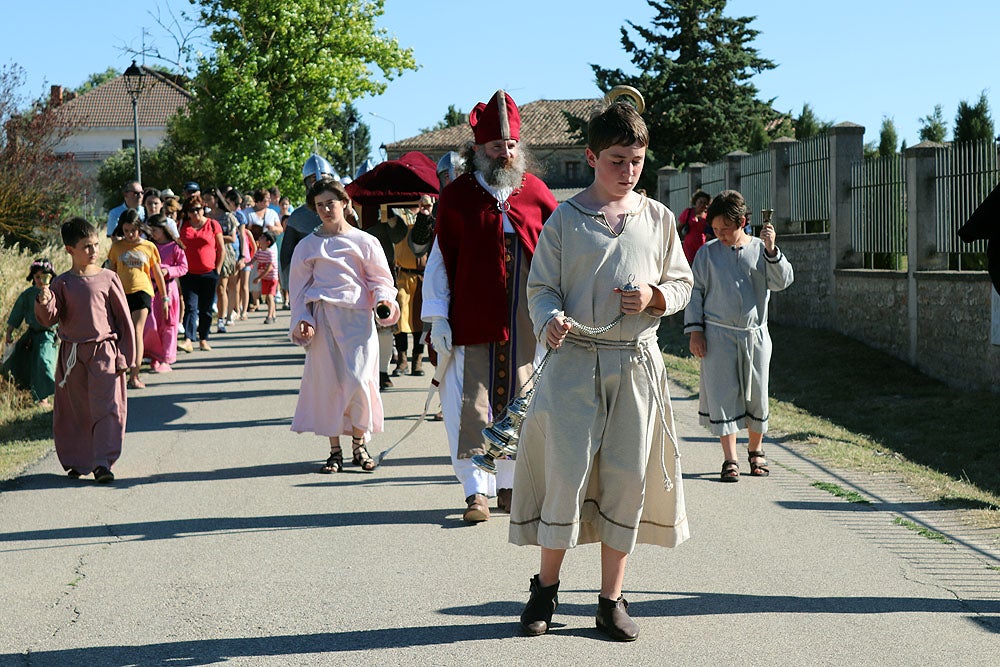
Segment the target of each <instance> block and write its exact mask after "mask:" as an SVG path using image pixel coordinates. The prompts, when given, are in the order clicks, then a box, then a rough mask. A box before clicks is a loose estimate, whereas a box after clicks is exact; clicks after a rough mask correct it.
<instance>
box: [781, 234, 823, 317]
mask: <svg viewBox="0 0 1000 667" xmlns="http://www.w3.org/2000/svg"><path fill="white" fill-rule="evenodd" d="M778 248H780V249H781V252H783V253H784V254H785V257H786V258H788V261H789V262H790V263H791V264H792V270H793V271H795V282H793V283H792V284H791V286H790V287H788V288H787V289H786V290H784V291H782V292H776V293H774V294H772V295H771V308H770V311H771V312H770V317H771V319H772V320H773V321H775V322H777V323H779V324H791V325H795V326H803V327H812V328H814V329H832V328H834V327H833V318H832V316H831V305H832V300H831V298H830V296H831V294H830V282H831V278H832V275H831V272H830V235H829V234H789V235H783V236H779V237H778Z"/></svg>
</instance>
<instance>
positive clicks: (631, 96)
mask: <svg viewBox="0 0 1000 667" xmlns="http://www.w3.org/2000/svg"><path fill="white" fill-rule="evenodd" d="M620 97H624V98H626V99H628V100H629V101H630V102H632V104H633V105H634V106H635V109H636V111H638V112H639V113H640V114H641V113H642V112H643V111H645V110H646V100H645V99H643V97H642V93H640V92H639V91H638V90H636V89H635V88H633V87H632V86H615V87H614V88H612V89H611V90H609V91H608V94H607V95H605V96H604V103H605V104H607V105H609V106H610V105H612V104H614V103H615V102H617V101H618V98H620Z"/></svg>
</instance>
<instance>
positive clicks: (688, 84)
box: [591, 0, 776, 177]
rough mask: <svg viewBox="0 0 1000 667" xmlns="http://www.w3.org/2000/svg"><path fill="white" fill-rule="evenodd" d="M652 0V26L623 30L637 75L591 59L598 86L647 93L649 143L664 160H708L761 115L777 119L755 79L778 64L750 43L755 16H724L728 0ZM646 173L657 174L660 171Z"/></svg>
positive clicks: (746, 133)
mask: <svg viewBox="0 0 1000 667" xmlns="http://www.w3.org/2000/svg"><path fill="white" fill-rule="evenodd" d="M647 2H648V4H649V5H650V7H652V8H653V9H654V10H655V12H656V15H655V16H654V17H653V19H652V23H651V25H649V26H639V25H636V24H635V23H633V22H631V21H628V22H627V24H628V26H629V27H631V28H632V31H634V33H635V34H636V35H637V37H634V36H633V33H632V32H631V31H630V30H628V29H627V28H626V27H622V28H621V43H622V46H623V47H624V48H625V51H626V52H627V53H628V54H629V57H630V59H631V61H632V63H633V64H634V65H635V67H636V69H637V70H638V71H639V72H640V73H639V74H638V75H635V76H629V75H626V74H625V73H624V72H623V71H622V70H621V69H605V68H603V67H600V66H599V65H593V64H592V65H591V67H592V68H593V70H594V74H595V76H596V79H597V85H598V87H599V88H600V89H601V90H604V91H608V90H610V89H611V88H612V87H614V86H616V85H618V84H627V85H631V86H634V87H635V88H637V89H638V90H639V91H640V92H642V94H643V95H644V96H645V98H646V112H645V114H644V117H645V118H646V122H647V123H648V124H649V126H650V127H649V129H650V135H651V136H650V141H651V145H650V148H651V149H652V152H653V154H654V155H656V156H658V158H659V161H660V162H661V164H665V163H669V164H674V165H676V166H680V165H683V164H687V163H689V162H694V161H696V160H700V161H704V162H711V161H713V160H717V159H719V158H720V157H722V156H723V155H725V154H726V153H728V152H730V151H732V150H735V149H738V148H743V147H744V146H747V145H748V141H749V138H750V136H751V134H752V132H753V131H754V123H755V121H756V119H764V122H765V123H767V122H770V121H771V120H772V119H774V117H775V116H776V114H775V113H774V111H773V110H772V109H771V107H770V104H769V103H765V102H762V101H760V100H758V99H757V88H756V87H755V86H754V85H753V84H752V83H751V82H750V80H751V79H752V78H753V76H754V75H755V74H758V73H760V72H763V71H765V70H769V69H773V68H774V67H775V64H774V63H773V62H771V61H770V60H767V59H765V58H762V57H761V56H760V55H759V53H758V52H757V49H755V48H753V47H752V46H751V44H752V42H753V40H754V38H755V37H756V36H757V35H758V34H759V31H757V30H754V29H752V28H751V27H750V23H751V22H752V21H753V20H754V17H748V16H744V17H738V18H732V17H728V16H725V15H724V13H723V12H724V10H725V8H726V2H725V0H665V1H663V2H656V1H655V0H647ZM651 166H654V167H655V166H657V165H655V164H654V165H651ZM648 171H649V172H650V173H653V174H654V177H655V168H654V169H650V170H648Z"/></svg>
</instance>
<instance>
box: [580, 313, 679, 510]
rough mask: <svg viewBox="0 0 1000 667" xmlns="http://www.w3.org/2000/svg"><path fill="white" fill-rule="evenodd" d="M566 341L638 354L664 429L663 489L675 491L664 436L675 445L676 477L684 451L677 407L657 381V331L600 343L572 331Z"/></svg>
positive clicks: (662, 444)
mask: <svg viewBox="0 0 1000 667" xmlns="http://www.w3.org/2000/svg"><path fill="white" fill-rule="evenodd" d="M566 342H568V343H572V344H573V345H575V346H577V347H582V348H584V349H586V350H588V351H591V352H596V351H597V350H635V351H636V353H637V354H636V355H635V356H634V357H633V361H635V363H637V364H639V365H640V366H642V368H643V369H644V370H645V371H646V379H647V380H648V381H649V386H650V391H651V392H652V394H653V400H654V401H655V402H656V414H657V417H659V419H660V426H661V427H662V430H661V432H660V470H662V471H663V488H664V490H666V491H670V490H671V489H673V488H674V483H673V482H672V481H671V480H670V474H669V473H668V472H667V461H666V455H667V446H666V445H667V443H666V440H665V437H664V434H666V437H667V438H670V442H671V444H673V446H674V464H675V466H676V474H677V475H680V469H681V467H680V466H681V450H680V447H679V446H678V444H677V438H676V437H675V436H674V431H675V426H674V408H673V405H670V404H669V403H665V402H664V400H663V393H662V392H661V391H660V383H659V381H658V380H657V378H656V366H655V365H654V363H653V356H652V353H651V352H650V345H651V344H654V343H655V342H656V332H655V331H649V332H647V333H646V334H645V335H643V336H641V337H640V338H635V339H632V340H623V341H614V340H599V339H597V338H590V337H589V336H580V335H576V334H574V333H573V332H572V331H571V332H569V333H567V334H566ZM653 347H654V349H655V350H656V353H659V349H658V348H656V347H655V345H653ZM668 415H669V416H670V423H669V424H667V416H668Z"/></svg>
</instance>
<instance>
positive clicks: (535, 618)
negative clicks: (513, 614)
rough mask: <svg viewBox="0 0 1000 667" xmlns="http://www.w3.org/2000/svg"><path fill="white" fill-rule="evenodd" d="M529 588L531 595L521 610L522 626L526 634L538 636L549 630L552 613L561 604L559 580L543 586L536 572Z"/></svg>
mask: <svg viewBox="0 0 1000 667" xmlns="http://www.w3.org/2000/svg"><path fill="white" fill-rule="evenodd" d="M529 590H530V591H531V597H530V598H528V604H526V605H524V611H523V612H521V627H522V628H524V632H525V634H527V635H529V636H531V637H537V636H538V635H544V634H545V633H546V632H548V631H549V623H551V622H552V614H553V612H555V610H556V608H557V607H558V606H559V595H558V593H559V582H558V581H557V582H556V583H554V584H552V585H551V586H542V585H541V584H540V583H538V575H537V574H536V575H535V576H533V577H532V578H531V585H530V586H529Z"/></svg>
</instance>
